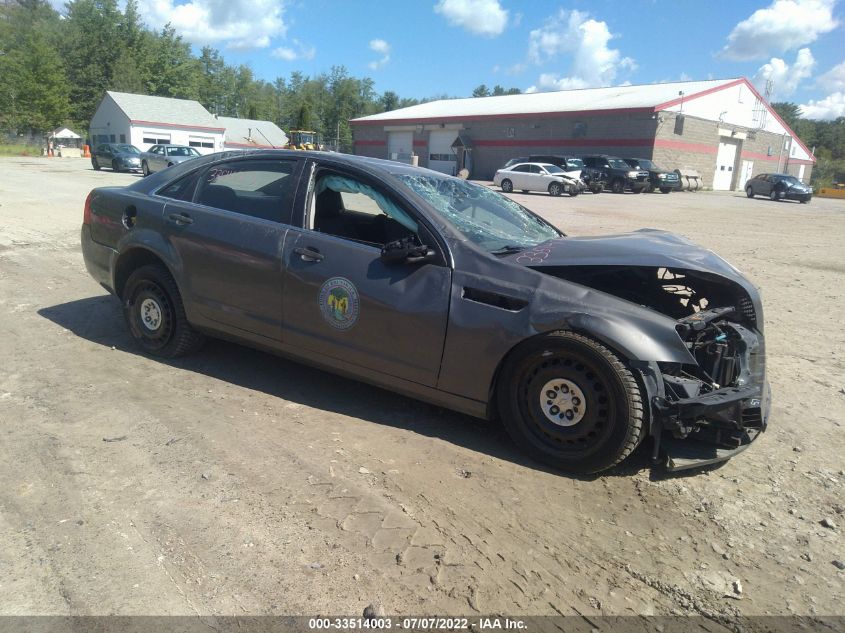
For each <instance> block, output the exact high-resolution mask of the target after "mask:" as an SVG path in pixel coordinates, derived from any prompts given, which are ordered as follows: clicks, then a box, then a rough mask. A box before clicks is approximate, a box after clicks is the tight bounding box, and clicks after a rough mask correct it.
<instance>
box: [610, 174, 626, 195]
mask: <svg viewBox="0 0 845 633" xmlns="http://www.w3.org/2000/svg"><path fill="white" fill-rule="evenodd" d="M610 190H611V191H612V192H613V193H625V181H624V180H622V179H621V178H617V179H616V180H614V181H613V182H612V183H611V185H610Z"/></svg>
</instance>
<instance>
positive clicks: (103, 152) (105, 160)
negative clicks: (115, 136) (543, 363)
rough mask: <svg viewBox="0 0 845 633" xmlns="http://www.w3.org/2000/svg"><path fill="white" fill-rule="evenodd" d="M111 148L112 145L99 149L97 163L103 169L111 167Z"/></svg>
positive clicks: (102, 146)
mask: <svg viewBox="0 0 845 633" xmlns="http://www.w3.org/2000/svg"><path fill="white" fill-rule="evenodd" d="M111 159H112V154H111V146H110V145H100V147H99V148H98V149H97V162H98V163H99V164H100V166H102V167H111Z"/></svg>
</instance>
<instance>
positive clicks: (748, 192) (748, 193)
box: [745, 187, 754, 198]
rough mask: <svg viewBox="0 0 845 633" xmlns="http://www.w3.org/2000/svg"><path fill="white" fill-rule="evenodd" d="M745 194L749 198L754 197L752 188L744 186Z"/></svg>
mask: <svg viewBox="0 0 845 633" xmlns="http://www.w3.org/2000/svg"><path fill="white" fill-rule="evenodd" d="M745 195H746V196H748V197H749V198H753V197H754V189H752V188H751V187H746V188H745Z"/></svg>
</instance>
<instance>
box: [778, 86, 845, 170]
mask: <svg viewBox="0 0 845 633" xmlns="http://www.w3.org/2000/svg"><path fill="white" fill-rule="evenodd" d="M772 108H773V109H774V110H775V112H777V113H778V114H779V115H780V117H781V118H782V119H783V120H784V122H786V124H787V125H788V126H789V127H791V128H792V131H793V132H795V133H796V134H797V135H798V138H800V139H801V141H802V142H803V143H804V145H806V146H807V147H808V148H810V149H811V150H813V151H814V153H815V156H816V161H817V162H816V165H815V167H813V175H812V184H813V186H814V187H829V186H831V185H832V184H833V183H834V182H840V183H842V182H845V117H839V118H837V119H834V120H833V121H816V120H812V119H804V118H802V117H801V106H799V105H798V104H795V103H790V102H786V101H782V102H779V103H773V104H772Z"/></svg>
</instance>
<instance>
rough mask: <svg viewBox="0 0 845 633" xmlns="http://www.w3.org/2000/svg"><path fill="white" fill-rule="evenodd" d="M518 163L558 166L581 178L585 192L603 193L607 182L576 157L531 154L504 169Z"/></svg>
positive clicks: (507, 164)
mask: <svg viewBox="0 0 845 633" xmlns="http://www.w3.org/2000/svg"><path fill="white" fill-rule="evenodd" d="M517 163H549V164H550V165H557V166H558V167H560V168H561V169H562V170H563V171H565V172H566V174H567V175H568V176H572V177H573V178H580V179H581V182H583V183H584V189H583V190H584V191H592V192H593V193H601V190H602V187H603V184H604V180H605V179H604V177H603V175H602V174H601V173H600V172H598V171H597V170H594V169H589V168H586V167H585V166H584V161H582V160H581V159H580V158H578V157H576V156H560V155H556V154H531V155H530V156H521V157H519V158H511V159H510V160H509V161H508V162H506V163H505V165H504V167H502V169H507V168H509V167H511V166H513V165H516V164H517Z"/></svg>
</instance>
